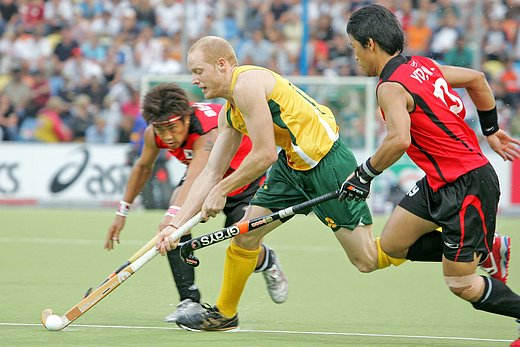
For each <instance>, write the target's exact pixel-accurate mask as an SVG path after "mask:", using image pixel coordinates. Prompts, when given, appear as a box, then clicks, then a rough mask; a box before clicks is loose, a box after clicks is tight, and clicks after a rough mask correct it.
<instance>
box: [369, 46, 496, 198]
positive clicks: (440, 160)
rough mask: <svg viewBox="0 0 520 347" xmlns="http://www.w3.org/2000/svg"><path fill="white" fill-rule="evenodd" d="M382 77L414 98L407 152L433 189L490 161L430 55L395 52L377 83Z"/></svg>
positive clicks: (459, 99)
mask: <svg viewBox="0 0 520 347" xmlns="http://www.w3.org/2000/svg"><path fill="white" fill-rule="evenodd" d="M384 82H397V83H399V84H401V85H402V86H403V87H404V88H405V89H406V90H407V91H408V93H410V94H411V95H412V97H413V99H414V102H415V108H414V110H413V111H412V112H410V113H409V115H410V134H411V145H410V147H409V148H408V150H407V151H406V153H407V154H408V156H409V157H410V158H411V159H412V160H413V162H414V163H415V164H417V166H419V167H420V168H421V169H422V170H423V171H424V172H425V173H426V178H427V180H428V183H429V185H430V186H431V187H432V189H433V190H435V191H437V190H438V189H439V188H441V187H442V186H444V185H445V184H447V183H449V182H453V181H455V180H456V179H457V178H458V177H460V176H462V175H464V174H465V173H467V172H469V171H471V170H473V169H476V168H479V167H481V166H484V165H486V164H487V163H488V162H489V161H488V160H487V158H486V157H485V156H484V154H483V153H482V150H481V149H480V146H479V144H478V140H477V137H476V135H475V132H474V131H473V130H472V129H471V128H470V127H469V126H468V125H467V124H466V122H465V121H464V117H465V116H466V108H465V107H464V104H463V103H462V100H461V98H460V96H459V95H458V94H457V92H455V91H454V90H453V89H452V88H451V86H450V85H449V84H448V83H447V82H446V80H445V79H444V75H443V74H442V72H441V71H440V69H439V67H438V66H437V65H436V64H435V63H434V62H433V61H432V60H430V59H429V58H425V57H418V56H413V57H404V56H402V55H398V56H396V57H394V58H392V59H391V60H390V61H389V62H388V63H387V64H386V65H385V67H384V69H383V71H382V72H381V75H380V80H379V84H378V87H379V85H380V84H381V83H384ZM383 118H384V114H383Z"/></svg>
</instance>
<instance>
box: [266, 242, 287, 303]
mask: <svg viewBox="0 0 520 347" xmlns="http://www.w3.org/2000/svg"><path fill="white" fill-rule="evenodd" d="M266 248H267V247H266ZM268 255H269V267H268V268H267V269H265V270H263V271H262V275H263V276H264V279H265V283H266V284H267V291H268V292H269V296H270V297H271V300H273V301H274V302H275V303H277V304H281V303H283V302H285V300H287V295H288V292H289V283H288V282H287V277H285V273H284V272H283V270H282V267H281V265H280V262H279V261H278V257H277V256H276V254H275V253H274V251H273V250H272V249H269V251H268Z"/></svg>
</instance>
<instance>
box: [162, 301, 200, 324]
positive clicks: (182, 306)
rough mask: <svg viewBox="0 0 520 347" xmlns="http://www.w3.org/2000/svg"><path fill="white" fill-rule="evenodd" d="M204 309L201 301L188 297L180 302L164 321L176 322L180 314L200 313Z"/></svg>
mask: <svg viewBox="0 0 520 347" xmlns="http://www.w3.org/2000/svg"><path fill="white" fill-rule="evenodd" d="M204 311H205V310H204V308H203V307H202V305H201V304H200V303H199V302H196V301H193V300H191V299H189V298H188V299H184V300H182V301H181V302H179V304H178V305H177V309H176V310H175V311H174V312H172V313H171V314H169V315H168V316H166V317H165V318H164V321H165V322H168V323H176V322H177V319H178V318H179V317H180V316H185V315H188V316H190V315H194V314H200V313H202V312H204Z"/></svg>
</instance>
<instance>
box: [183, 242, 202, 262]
mask: <svg viewBox="0 0 520 347" xmlns="http://www.w3.org/2000/svg"><path fill="white" fill-rule="evenodd" d="M179 255H180V257H181V259H182V261H183V262H184V263H185V264H186V265H189V266H193V267H197V266H199V264H200V260H199V258H197V257H196V256H194V255H193V248H192V246H191V242H189V241H188V242H186V243H185V244H183V245H182V246H181V249H180V251H179Z"/></svg>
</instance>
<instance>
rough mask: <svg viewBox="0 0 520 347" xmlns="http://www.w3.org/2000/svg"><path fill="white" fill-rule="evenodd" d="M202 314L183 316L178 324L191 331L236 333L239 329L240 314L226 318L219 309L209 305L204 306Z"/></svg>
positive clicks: (178, 320)
mask: <svg viewBox="0 0 520 347" xmlns="http://www.w3.org/2000/svg"><path fill="white" fill-rule="evenodd" d="M202 308H203V311H202V312H201V313H196V314H190V315H182V316H179V318H178V319H177V322H176V324H177V325H178V326H179V327H180V328H182V329H184V330H190V331H236V330H238V329H239V327H238V314H235V315H234V316H233V317H231V318H228V317H224V316H223V315H222V314H221V313H220V311H219V310H218V308H217V307H216V306H215V307H211V306H210V305H208V304H203V305H202Z"/></svg>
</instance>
